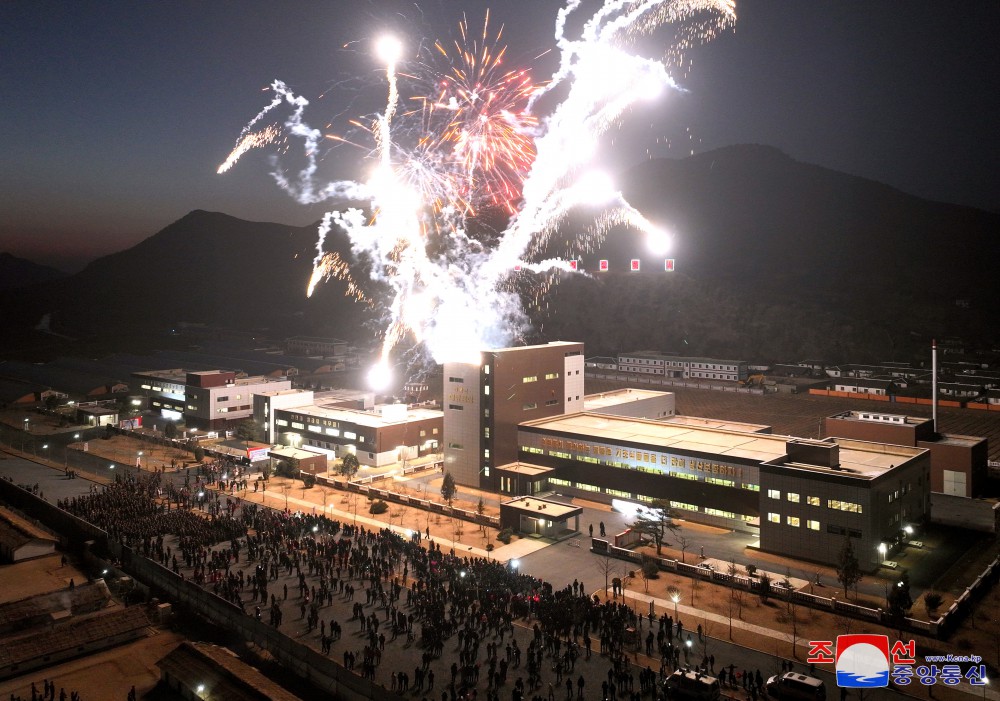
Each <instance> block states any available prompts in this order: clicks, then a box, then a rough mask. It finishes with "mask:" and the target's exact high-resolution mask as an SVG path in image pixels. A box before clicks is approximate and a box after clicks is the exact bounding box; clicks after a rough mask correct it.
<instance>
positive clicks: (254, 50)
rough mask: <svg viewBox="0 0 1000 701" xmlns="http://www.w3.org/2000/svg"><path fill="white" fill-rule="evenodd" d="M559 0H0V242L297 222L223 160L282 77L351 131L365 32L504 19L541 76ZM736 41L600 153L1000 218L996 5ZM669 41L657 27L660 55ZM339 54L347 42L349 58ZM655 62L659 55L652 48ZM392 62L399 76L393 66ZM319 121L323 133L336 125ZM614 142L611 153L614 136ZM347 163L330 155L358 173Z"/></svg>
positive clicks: (79, 258)
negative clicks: (786, 177)
mask: <svg viewBox="0 0 1000 701" xmlns="http://www.w3.org/2000/svg"><path fill="white" fill-rule="evenodd" d="M561 5H562V3H561V2H556V1H554V0H503V1H502V2H494V3H492V5H491V4H489V3H486V2H483V1H481V0H470V1H465V0H463V1H461V2H460V1H459V0H427V2H420V3H416V4H414V3H413V2H390V1H384V0H369V2H360V1H354V0H351V1H348V0H328V1H327V2H306V1H294V0H287V1H284V2H273V0H268V1H245V2H219V1H197V2H195V1H190V2H179V1H174V0H163V1H161V2H140V1H138V0H136V1H130V2H110V1H109V2H87V1H82V0H70V1H66V2H62V1H54V0H7V1H6V2H3V3H0V87H2V90H3V93H2V94H3V104H4V107H3V109H2V110H0V134H2V143H3V156H2V163H3V168H0V213H2V216H0V251H9V252H11V253H14V254H15V255H19V256H23V257H27V258H31V259H33V260H36V261H39V262H44V263H49V264H53V265H56V266H58V267H62V268H63V269H66V270H75V269H78V268H80V267H81V266H82V265H83V263H84V262H86V261H87V260H90V259H92V258H94V257H96V256H99V255H104V254H106V253H110V252H113V251H117V250H121V249H123V248H126V247H128V246H130V245H133V244H134V243H136V242H138V241H139V240H141V239H143V238H146V237H148V236H150V235H152V234H153V233H155V232H156V231H158V230H159V229H161V228H162V227H164V226H166V225H167V224H169V223H171V222H172V221H174V220H176V219H178V218H180V217H181V216H183V215H184V214H186V213H187V212H189V211H190V210H192V209H207V210H213V211H222V212H226V213H228V214H232V215H235V216H238V217H242V218H245V219H252V220H263V221H279V222H287V223H290V224H306V223H309V222H312V221H315V220H316V219H318V218H319V217H320V216H321V214H322V212H323V211H324V209H323V208H322V207H311V208H310V207H303V206H301V205H298V204H296V203H295V202H294V201H293V200H292V199H291V198H290V197H289V196H287V195H285V194H284V193H283V192H281V191H280V190H279V189H278V188H277V187H276V186H275V185H274V183H273V181H272V180H271V178H270V175H269V174H268V171H269V165H268V161H267V156H266V153H264V152H262V151H257V152H251V153H250V154H248V155H247V156H244V158H243V160H242V161H241V162H240V163H238V164H237V165H236V167H235V168H234V169H233V170H231V171H230V172H228V173H226V174H224V175H217V174H216V172H215V170H216V168H217V166H218V165H219V164H220V163H221V162H222V161H223V160H224V159H225V157H226V156H227V154H228V153H229V151H230V149H231V148H232V147H233V145H234V143H235V140H236V138H237V136H238V135H239V133H240V130H241V129H242V128H243V126H244V125H245V124H246V123H247V122H248V121H249V120H250V119H251V118H252V117H253V116H254V115H255V114H257V112H258V111H260V109H261V108H262V107H264V106H265V105H266V104H267V103H268V102H269V101H270V93H268V92H264V91H263V90H264V89H265V88H266V87H267V86H268V85H269V84H270V82H271V81H272V80H273V79H276V78H278V79H281V80H284V81H285V82H286V83H288V85H289V86H290V87H292V88H293V89H294V90H295V91H296V92H297V93H298V94H300V95H303V96H305V97H307V98H309V99H310V101H311V103H312V104H311V106H310V108H309V110H308V111H307V120H308V121H310V123H312V124H313V125H314V126H317V127H321V128H323V129H324V131H325V132H338V133H344V130H345V129H346V127H347V120H348V119H350V118H354V117H357V116H360V115H363V114H369V113H371V112H372V111H374V110H376V109H379V108H380V106H381V105H380V103H379V100H384V82H380V78H381V73H380V71H381V67H380V66H379V65H378V62H377V61H376V60H375V59H374V58H373V57H372V56H371V55H370V50H369V47H370V44H371V39H372V38H373V37H375V36H377V35H379V34H381V33H382V32H383V31H384V30H387V29H391V30H395V31H397V32H401V33H405V39H404V40H405V42H406V43H407V46H408V47H409V51H410V52H411V55H412V51H413V50H414V48H413V47H415V46H416V45H417V44H418V42H420V41H421V40H423V41H425V42H426V41H427V39H428V38H429V37H430V38H442V39H448V38H454V37H455V36H456V26H457V23H458V21H459V19H461V16H462V12H463V11H464V12H465V13H466V15H467V17H468V19H469V23H470V25H472V26H473V27H477V26H479V27H481V24H482V18H483V16H484V14H485V10H486V8H487V7H488V6H490V7H491V13H492V14H491V26H493V27H494V28H499V25H500V24H501V23H503V24H504V25H505V28H504V37H503V38H504V43H506V44H508V45H509V46H510V49H509V54H508V56H509V64H510V65H513V64H515V63H523V64H526V65H531V66H533V67H534V68H533V75H534V77H535V79H536V80H544V79H545V78H547V77H548V76H549V75H551V71H552V67H553V58H554V57H553V55H552V54H549V55H548V56H543V57H541V58H537V57H538V56H539V55H540V54H542V53H543V52H545V51H546V50H547V49H550V48H552V47H553V43H554V42H553V40H552V35H553V23H554V19H555V16H556V11H557V10H558V8H559V7H561ZM737 13H738V20H737V23H736V28H735V31H730V32H729V33H726V34H723V35H721V36H719V37H717V38H716V39H715V40H714V41H712V42H711V43H709V44H707V45H705V46H703V47H700V48H698V49H697V50H694V51H692V52H691V53H690V56H691V57H692V58H693V59H694V66H693V70H692V71H691V73H690V75H689V76H687V77H686V78H681V77H680V76H678V79H679V82H681V83H682V85H683V86H684V87H685V88H687V92H685V93H680V94H679V93H668V94H665V95H664V96H662V97H661V98H660V100H659V101H658V102H657V103H656V105H655V108H648V107H647V108H644V109H643V110H642V111H637V112H636V113H633V114H632V115H631V116H630V117H629V118H627V120H626V121H625V123H624V124H623V125H622V127H621V129H620V130H617V131H615V132H613V133H612V134H610V135H609V143H608V145H606V146H605V147H604V149H603V150H602V154H605V155H613V156H614V161H615V163H616V165H627V164H629V163H630V162H638V161H639V160H642V159H643V158H646V157H648V155H647V154H651V155H653V156H667V157H681V156H685V155H688V154H689V153H690V151H691V150H692V149H694V150H695V151H696V152H700V151H705V150H708V149H713V148H717V147H720V146H725V145H728V144H734V143H760V144H768V145H772V146H776V147H778V148H780V149H781V150H783V151H784V152H785V153H787V154H788V155H790V156H792V157H793V158H796V159H798V160H802V161H806V162H811V163H815V164H818V165H822V166H826V167H829V168H833V169H837V170H841V171H845V172H848V173H852V174H856V175H861V176H864V177H868V178H872V179H874V180H879V181H882V182H885V183H888V184H890V185H893V186H895V187H898V188H900V189H901V190H904V191H906V192H910V193H913V194H916V195H920V196H924V197H928V198H931V199H937V200H943V201H950V202H956V203H960V204H968V205H973V206H978V207H983V208H986V209H992V210H998V209H1000V185H998V183H1000V177H998V176H997V173H998V172H1000V146H998V144H1000V138H998V136H997V130H998V126H1000V90H998V89H997V78H998V76H1000V40H998V38H997V37H998V36H1000V3H998V2H996V1H995V0H966V1H964V2H961V3H943V2H940V1H938V2H925V1H924V0H906V1H905V2H904V1H902V0H893V1H889V0H864V1H861V0H858V1H852V0H742V1H741V2H738V4H737ZM668 36H669V32H668V31H661V32H660V33H659V34H657V35H654V37H653V40H654V43H655V41H656V40H657V39H658V40H659V42H660V48H661V50H662V42H663V41H664V40H665V38H666V37H668ZM345 44H346V45H347V46H346V48H345ZM644 53H646V55H656V54H655V52H651V51H646V52H644ZM400 70H405V64H404V65H402V66H401V69H400ZM327 124H331V126H330V127H329V128H327ZM611 138H613V140H614V143H613V145H612V144H611V143H610V139H611ZM358 156H359V153H358V152H357V151H356V150H353V149H344V148H341V149H335V150H332V151H330V152H327V153H324V154H323V158H322V160H321V165H320V172H321V174H322V175H324V176H328V177H334V176H354V177H357V176H358V173H357V171H356V165H357V158H358Z"/></svg>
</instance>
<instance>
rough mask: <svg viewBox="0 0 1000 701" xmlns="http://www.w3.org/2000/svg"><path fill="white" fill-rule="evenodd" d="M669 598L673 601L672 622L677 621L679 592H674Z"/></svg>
mask: <svg viewBox="0 0 1000 701" xmlns="http://www.w3.org/2000/svg"><path fill="white" fill-rule="evenodd" d="M670 600H671V601H673V602H674V622H675V623H676V622H677V602H678V601H680V600H681V595H680V594H674V595H673V596H671V597H670Z"/></svg>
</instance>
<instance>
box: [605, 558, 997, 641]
mask: <svg viewBox="0 0 1000 701" xmlns="http://www.w3.org/2000/svg"><path fill="white" fill-rule="evenodd" d="M591 551H593V552H595V553H598V554H606V555H609V556H611V557H616V558H618V559H620V560H628V561H630V562H642V561H643V559H649V560H652V561H654V562H656V563H657V564H658V565H659V567H660V569H664V570H670V571H672V572H677V573H678V574H683V575H685V576H687V577H698V578H700V579H705V580H711V581H713V582H716V583H718V584H723V585H725V586H729V587H737V588H740V589H745V590H747V591H750V592H753V593H755V594H760V593H762V591H763V588H764V584H763V582H762V581H761V579H760V578H759V577H753V576H748V575H741V574H729V573H728V572H720V571H719V570H715V569H712V568H711V567H708V566H706V565H689V564H687V563H684V562H678V561H677V560H674V559H672V558H666V557H655V556H645V558H644V557H643V556H642V555H640V554H639V553H637V552H634V551H632V550H629V549H627V548H621V547H617V546H616V545H614V544H612V543H611V542H609V541H607V540H605V539H603V538H591ZM998 580H1000V556H998V557H997V558H996V559H995V560H993V562H991V563H990V564H989V565H988V566H987V567H986V569H985V570H983V572H982V573H981V574H980V575H979V576H978V577H977V578H976V580H975V581H974V582H973V583H972V584H970V585H969V586H968V587H967V588H966V590H965V591H964V592H963V593H962V595H961V596H959V597H958V599H956V600H955V602H954V603H953V604H952V605H951V606H950V607H949V608H948V610H947V611H946V612H945V613H944V614H942V615H941V616H940V617H939V618H938V619H937V620H935V621H922V620H919V619H916V618H910V617H905V618H904V619H903V624H902V628H905V629H908V630H911V631H917V632H921V633H925V634H927V635H931V636H934V637H939V638H943V637H947V635H948V634H950V633H951V631H952V630H954V628H956V627H957V626H958V623H959V622H960V621H961V620H962V618H963V617H964V616H966V615H969V614H970V613H971V611H972V604H973V603H974V602H975V601H977V600H978V599H980V598H982V596H983V595H984V594H985V593H986V591H987V590H988V589H989V588H990V587H992V586H994V585H995V584H996V583H997V581H998ZM768 586H769V590H770V591H771V593H772V596H773V597H774V598H778V599H787V598H791V600H792V601H794V602H796V603H800V604H802V605H804V606H808V607H810V608H816V609H823V610H826V611H832V612H834V613H838V614H843V615H847V616H850V617H851V618H861V619H864V620H869V621H876V622H878V623H883V624H888V623H889V614H888V612H887V611H885V610H884V609H881V608H871V607H868V606H860V605H858V604H852V603H850V602H849V601H842V600H840V599H838V598H837V597H836V596H831V597H825V596H816V595H815V594H810V593H808V592H804V591H795V590H791V591H789V590H787V589H786V588H785V587H784V586H783V585H782V584H781V583H780V582H771V583H770V584H769V585H768Z"/></svg>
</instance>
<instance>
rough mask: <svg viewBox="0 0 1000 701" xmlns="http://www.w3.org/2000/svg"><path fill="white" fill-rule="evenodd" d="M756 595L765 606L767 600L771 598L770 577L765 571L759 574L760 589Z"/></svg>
mask: <svg viewBox="0 0 1000 701" xmlns="http://www.w3.org/2000/svg"><path fill="white" fill-rule="evenodd" d="M757 593H758V595H759V596H760V603H762V604H766V603H767V600H768V599H770V598H771V575H769V574H768V573H767V572H766V571H765V572H761V574H760V589H758V590H757Z"/></svg>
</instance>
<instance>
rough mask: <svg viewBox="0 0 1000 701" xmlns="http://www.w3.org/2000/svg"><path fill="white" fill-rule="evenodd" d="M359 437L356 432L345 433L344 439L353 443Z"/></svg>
mask: <svg viewBox="0 0 1000 701" xmlns="http://www.w3.org/2000/svg"><path fill="white" fill-rule="evenodd" d="M293 425H294V424H293ZM357 437H358V434H356V433H354V431H344V438H346V439H348V440H351V441H353V440H355V439H356V438H357Z"/></svg>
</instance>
